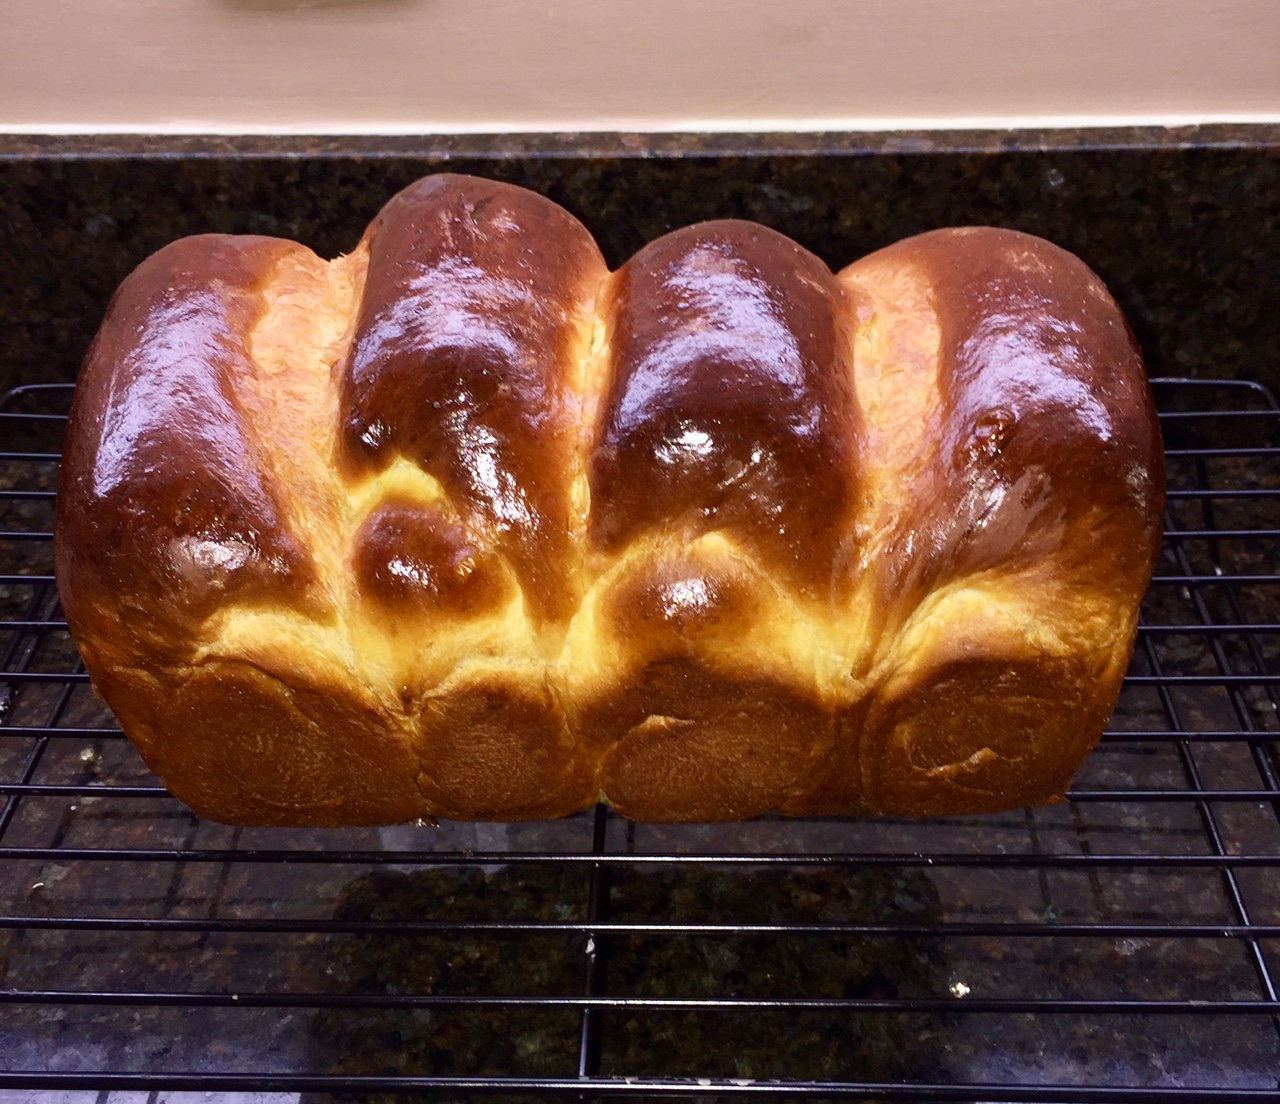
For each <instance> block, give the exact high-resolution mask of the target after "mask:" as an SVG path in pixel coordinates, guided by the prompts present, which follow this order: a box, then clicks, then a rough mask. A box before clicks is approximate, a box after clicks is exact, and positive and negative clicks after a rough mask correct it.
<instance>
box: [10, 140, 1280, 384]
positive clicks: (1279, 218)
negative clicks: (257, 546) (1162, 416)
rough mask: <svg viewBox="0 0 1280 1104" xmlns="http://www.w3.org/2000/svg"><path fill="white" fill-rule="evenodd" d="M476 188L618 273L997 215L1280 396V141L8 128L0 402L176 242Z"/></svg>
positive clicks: (69, 362) (842, 257)
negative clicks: (767, 246)
mask: <svg viewBox="0 0 1280 1104" xmlns="http://www.w3.org/2000/svg"><path fill="white" fill-rule="evenodd" d="M441 170H451V171H459V172H471V173H479V174H481V175H486V176H492V177H498V178H501V179H504V180H509V181H512V182H514V183H517V184H522V185H525V186H528V187H531V188H534V189H536V190H538V191H541V192H544V193H545V194H547V195H549V196H550V197H551V198H553V199H555V200H556V201H557V202H559V203H561V204H563V205H564V206H565V207H567V208H568V209H569V210H571V211H572V212H573V213H574V214H576V215H577V216H578V217H579V218H580V219H582V221H583V222H584V223H585V224H586V225H587V227H588V229H590V230H591V232H592V233H593V234H594V235H595V236H596V239H597V240H598V241H599V242H600V245H601V248H602V249H603V250H604V253H605V257H606V258H607V260H608V261H609V262H610V264H612V265H615V266H616V265H619V264H621V263H622V262H623V261H625V260H626V258H627V257H628V256H630V255H631V254H632V253H633V252H635V251H636V250H637V249H639V248H640V247H641V246H642V245H644V244H645V243H646V242H648V241H650V240H652V239H653V238H655V237H657V236H659V235H660V234H663V233H665V232H666V231H668V230H671V229H673V228H675V227H678V226H681V225H684V224H687V223H690V222H694V221H698V220H700V219H708V218H724V217H734V218H748V219H754V220H757V221H759V222H763V223H766V224H767V225H770V226H773V227H775V228H776V229H778V230H781V231H783V232H784V233H786V234H789V235H790V236H792V237H793V238H795V239H796V240H797V241H799V242H800V243H801V244H802V245H805V246H806V247H808V248H809V249H811V250H813V251H814V252H816V253H817V254H818V255H819V256H821V257H822V258H823V259H824V260H826V261H827V262H828V263H829V264H831V265H833V266H840V265H844V264H846V263H848V262H849V261H851V260H854V259H856V258H857V257H859V256H862V255H863V254H865V253H868V252H870V251H871V250H874V249H877V248H879V247H881V246H884V245H887V244H889V243H890V242H892V241H895V240H897V239H898V238H901V237H905V236H907V235H910V234H914V233H918V232H920V231H923V230H927V229H931V228H934V227H938V226H947V225H958V224H967V223H986V224H993V225H1001V226H1009V227H1014V228H1017V229H1020V230H1025V231H1029V232H1031V233H1035V234H1040V235H1042V236H1044V237H1047V238H1049V239H1050V240H1052V241H1055V242H1057V243H1058V244H1060V245H1062V246H1064V247H1066V248H1067V249H1070V250H1072V251H1073V252H1075V253H1078V254H1079V255H1080V256H1081V257H1083V258H1084V259H1085V260H1086V261H1087V262H1088V263H1089V264H1090V265H1092V266H1093V267H1094V269H1095V270H1097V271H1098V272H1099V274H1100V275H1101V276H1102V277H1103V279H1104V280H1105V281H1106V282H1107V284H1108V285H1109V286H1110V288H1111V290H1112V292H1113V293H1114V294H1115V295H1116V297H1117V299H1118V300H1119V301H1120V304H1121V306H1122V307H1123V308H1124V310H1125V312H1126V314H1127V315H1128V317H1129V319H1130V321H1131V324H1132V325H1133V327H1134V330H1135V332H1136V334H1137V336H1138V338H1139V340H1140V342H1141V344H1142V346H1143V349H1144V351H1145V354H1146V357H1147V361H1148V364H1149V367H1150V370H1151V372H1152V374H1153V375H1200V376H1229V377H1244V378H1251V379H1258V380H1262V381H1264V382H1268V383H1271V384H1273V385H1274V384H1276V383H1277V382H1280V309H1277V307H1278V306H1280V126H1277V125H1268V126H1264V125H1239V126H1213V127H1187V128H1175V129H1164V128H1149V127H1148V128H1142V127H1137V128H1120V129H1104V130H1050V131H958V132H884V133H854V134H760V135H691V134H690V135H657V136H654V135H637V134H588V135H572V134H569V135H480V136H464V137H458V136H453V137H448V136H446V137H430V136H427V137H412V138H408V137H386V138H376V137H328V138H324V137H291V138H280V137H248V138H218V137H172V136H165V137H157V136H132V137H129V136H124V137H120V136H107V137H97V138H85V137H25V136H0V391H3V390H4V389H5V388H7V387H9V386H12V385H13V384H16V383H29V382H36V381H50V380H70V379H73V378H74V377H75V373H76V369H77V366H78V364H79V362H80V359H81V358H82V357H83V355H84V351H85V348H86V347H87V345H88V342H89V340H90V338H91V337H92V335H93V332H94V330H95V328H96V327H97V325H98V322H99V321H100V320H101V317H102V313H103V311H104V309H105V306H106V303H107V300H108V299H109V298H110V295H111V293H112V291H113V290H114V289H115V287H116V285H117V284H118V283H119V281H120V280H121V279H122V278H123V277H124V275H125V274H126V273H127V272H128V271H129V270H130V269H131V268H132V267H133V266H134V265H136V264H137V263H138V262H139V261H141V260H142V259H143V258H144V257H145V256H146V255H148V254H149V253H151V252H153V251H154V250H155V249H158V248H159V247H160V246H162V245H164V244H166V243H167V242H169V241H171V240H173V239H174V238H176V237H180V236H182V235H184V234H191V233H199V232H203V231H227V232H238V233H256V234H271V235H280V236H285V237H290V238H296V239H298V240H300V241H303V242H305V243H306V244H307V245H309V246H311V247H312V248H314V249H316V250H317V251H318V252H319V253H321V254H323V255H325V256H333V255H335V254H337V253H339V252H342V251H344V250H348V249H350V248H351V247H352V246H353V245H354V244H355V242H356V240H357V239H358V237H359V235H360V233H361V231H362V229H363V228H364V225H365V223H366V222H367V221H368V219H369V218H370V217H371V216H372V215H373V214H374V213H375V212H376V211H377V209H378V208H379V206H381V204H382V203H383V202H384V201H385V200H386V199H387V198H388V197H389V196H390V195H391V194H392V193H393V192H394V191H396V190H397V189H399V188H400V187H403V186H404V185H405V184H407V183H409V182H410V181H412V180H413V179H415V178H417V177H418V176H421V175H424V174H426V173H429V172H436V171H441Z"/></svg>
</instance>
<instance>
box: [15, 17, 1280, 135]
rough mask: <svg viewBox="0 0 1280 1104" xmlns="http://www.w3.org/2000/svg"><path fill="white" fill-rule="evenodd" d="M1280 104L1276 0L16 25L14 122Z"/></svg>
mask: <svg viewBox="0 0 1280 1104" xmlns="http://www.w3.org/2000/svg"><path fill="white" fill-rule="evenodd" d="M1276 119H1280V3H1276V0H858V2H853V0H844V2H842V0H788V2H787V3H778V2H775V3H760V2H756V3H750V2H744V0H612V2H607V0H541V2H529V0H43V2H42V3H39V4H35V3H18V4H8V5H5V12H4V16H3V27H2V29H0V131H15V130H24V131H35V132H42V131H70V132H82V131H83V132H92V131H112V130H115V131H162V130H169V131H193V132H210V131H219V132H233V133H235V132H253V131H264V132H276V133H285V132H303V133H306V132H329V133H338V132H390V133H396V132H409V133H414V132H435V133H448V132H468V131H556V130H579V131H580V130H642V131H653V130H659V131H660V130H792V129H844V128H861V129H866V128H881V127H902V128H908V127H920V126H949V127H956V126H1006V125H1021V126H1036V125H1054V124H1063V125H1078V124H1084V123H1090V124H1114V123H1164V122H1169V123H1174V122H1195V121H1218V120H1223V121H1234V120H1239V121H1249V120H1258V121H1264V120H1276Z"/></svg>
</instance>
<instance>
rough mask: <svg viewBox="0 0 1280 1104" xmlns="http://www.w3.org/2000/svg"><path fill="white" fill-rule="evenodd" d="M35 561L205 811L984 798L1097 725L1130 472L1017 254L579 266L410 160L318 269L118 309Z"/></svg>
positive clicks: (719, 249) (701, 812) (1005, 800)
mask: <svg viewBox="0 0 1280 1104" xmlns="http://www.w3.org/2000/svg"><path fill="white" fill-rule="evenodd" d="M68 440H69V446H68V452H67V460H66V463H65V466H64V469H63V473H62V485H61V493H60V501H59V519H58V527H57V534H56V547H57V557H58V575H59V586H60V590H61V593H62V596H63V602H64V607H65V609H66V611H67V615H68V619H69V621H70V623H71V626H72V628H73V631H74V632H75V634H76V637H77V640H78V642H79V643H80V646H81V649H82V652H83V654H84V658H85V662H86V665H87V667H88V669H89V671H90V673H91V675H92V676H93V678H94V682H95V685H96V686H97V687H98V688H99V690H100V691H101V692H102V693H103V695H104V696H105V697H106V699H107V701H108V702H109V703H110V704H111V706H112V707H113V709H114V710H115V711H116V713H117V715H118V717H119V718H120V720H121V723H122V726H123V727H124V729H125V730H126V732H128V733H129V735H130V736H131V738H132V739H133V740H134V741H135V743H136V744H137V745H138V747H139V749H140V750H141V751H142V753H143V755H144V757H145V758H146V759H147V761H148V763H149V764H150V765H151V766H152V767H153V768H154V769H155V770H156V771H157V772H158V773H159V774H160V775H161V777H162V778H164V780H165V782H166V784H167V785H168V786H169V787H170V788H171V789H172V790H173V791H174V792H175V793H176V794H178V796H180V797H182V798H183V799H184V800H186V801H188V802H189V803H190V804H191V805H192V806H193V807H194V808H195V809H196V810H197V811H198V812H201V813H202V814H204V815H207V816H210V817H213V818H215V819H222V820H229V821H236V822H257V823H278V824H340V823H380V822H392V821H397V820H408V819H414V818H416V817H420V816H426V815H442V816H449V817H462V818H468V817H473V818H494V819H518V818H530V817H543V816H554V815H563V814H565V813H567V812H570V811H573V810H574V809H577V808H581V807H583V806H585V805H587V804H590V803H592V802H594V801H595V800H597V799H598V798H603V799H605V800H608V801H609V802H611V803H612V804H614V805H615V806H616V807H617V808H618V809H619V810H620V811H621V812H623V813H624V814H626V815H628V816H632V817H636V818H638V819H651V820H714V819H735V818H741V817H747V816H752V815H756V814H759V813H762V812H765V811H768V810H770V809H781V810H783V811H786V812H791V813H814V812H823V813H831V812H837V813H838V812H893V813H906V814H935V813H950V812H960V811H982V810H987V809H997V808H1009V807H1014V806H1017V805H1022V804H1028V803H1032V802H1039V801H1045V800H1051V799H1053V798H1054V797H1055V796H1056V795H1058V794H1060V793H1061V792H1062V790H1063V789H1064V787H1065V786H1066V784H1067V782H1068V780H1069V778H1070V776H1071V774H1072V772H1073V771H1074V770H1075V768H1076V767H1077V766H1078V765H1079V763H1080V761H1081V760H1082V759H1083V757H1084V755H1085V754H1086V753H1087V752H1088V750H1089V748H1090V747H1091V746H1092V744H1093V742H1094V741H1095V740H1096V739H1097V736H1098V734H1099V733H1100V732H1101V729H1102V726H1103V724H1104V723H1105V720H1106V717H1107V715H1108V714H1109V713H1110V710H1111V708H1112V707H1113V705H1114V702H1115V698H1116V695H1117V693H1118V690H1119V684H1120V679H1121V676H1122V674H1123V671H1124V668H1125V666H1126V663H1127V661H1128V658H1129V655H1130V652H1131V650H1132V643H1133V637H1134V631H1135V627H1136V609H1137V603H1138V600H1139V598H1140V597H1141V594H1142V592H1143V590H1144V589H1145V587H1146V584H1147V582H1148V580H1149V577H1150V572H1151V567H1152V563H1153V558H1154V554H1155V549H1156V545H1157V542H1158V540H1159V531H1160V530H1159V519H1160V512H1161V509H1162V503H1163V470H1162V465H1161V451H1160V440H1159V433H1158V429H1157V426H1156V420H1155V415H1154V410H1153V408H1152V404H1151V400H1150V396H1149V393H1148V391H1147V388H1146V382H1145V375H1144V372H1143V368H1142V364H1141V361H1140V358H1139V356H1138V354H1137V351H1136V348H1135V346H1134V343H1133V340H1132V337H1131V335H1130V334H1129V332H1128V328H1127V326H1126V325H1125V322H1124V320H1123V317H1122V316H1121V315H1120V313H1119V310H1118V309H1117V308H1116V306H1115V305H1114V303H1113V302H1112V301H1111V299H1110V297H1109V296H1108V295H1107V293H1106V291H1105V289H1104V288H1103V287H1102V285H1101V283H1100V282H1099V281H1098V280H1097V278H1096V277H1095V276H1093V274H1092V273H1090V272H1089V271H1088V269H1086V268H1085V266H1084V265H1083V264H1081V263H1080V262H1079V261H1078V260H1076V259H1075V258H1073V257H1071V256H1070V255H1069V254H1066V253H1064V252H1063V251H1061V250H1059V249H1057V248H1056V247H1054V246H1052V245H1050V244H1048V243H1047V242H1044V241H1041V240H1039V239H1036V238H1032V237H1028V236H1026V235H1022V234H1017V233H1014V232H1010V231H1000V230H989V229H976V230H975V229H967V230H944V231H937V232H934V233H931V234H926V235H923V236H921V237H919V238H915V239H911V240H909V241H906V242H903V243H900V244H899V245H897V246H893V247H891V248H890V249H887V250H883V251H881V252H880V253H878V254H875V255H873V256H872V257H869V258H866V259H865V260H863V261H860V262H858V263H856V264H854V265H851V266H850V267H849V268H847V269H845V270H844V271H842V272H841V273H839V274H838V275H834V276H833V275H832V273H831V272H830V271H829V270H828V269H827V267H826V266H825V265H824V264H822V263H821V262H820V261H819V260H818V259H817V258H816V257H814V256H812V255H811V254H809V253H807V252H806V251H805V250H803V249H802V248H800V247H799V246H798V245H796V244H795V243H794V242H791V241H790V240H789V239H786V238H784V237H782V236H780V235H778V234H776V233H774V232H772V231H769V230H767V229H765V228H763V227H760V226H756V225H754V224H751V223H744V222H734V221H728V222H718V223H705V224H701V225H699V226H695V227H689V228H687V229H685V230H680V231H676V232H674V233H672V234H669V235H667V236H666V237H665V238H662V239H659V240H658V241H656V242H654V243H652V244H651V245H650V246H648V247H647V248H646V249H644V250H642V251H641V252H640V253H638V254H637V255H636V256H635V257H634V258H632V260H631V261H630V262H628V264H627V265H625V266H624V267H623V268H622V269H621V270H619V271H618V272H616V273H610V272H609V271H608V270H607V268H606V266H605V264H604V262H603V260H602V258H601V256H600V254H599V251H598V249H597V248H596V247H595V244H594V242H593V241H592V240H591V238H590V236H589V235H588V234H587V232H586V231H585V230H584V229H583V228H582V227H581V226H580V225H579V224H578V223H577V222H576V221H575V220H574V219H572V217H571V216H569V215H568V214H567V213H566V212H565V211H563V210H562V209H561V208H559V207H557V206H556V205H555V204H553V203H551V202H550V201H548V200H546V199H543V198H541V197H539V196H537V195H535V194H534V193H531V192H527V191H524V190H522V189H518V188H514V187H512V186H509V185H501V184H496V183H492V182H488V181H482V180H478V179H475V178H468V177H459V176H451V175H439V176H435V177H430V178H427V179H426V180H424V181H421V182H419V183H418V184H416V185H413V186H412V187H411V188H409V189H407V190H406V191H405V192H403V193H401V194H400V195H399V196H397V197H396V198H394V199H393V200H392V201H391V202H390V203H389V204H388V205H387V207H386V208H384V211H383V213H382V214H381V215H380V216H379V217H378V219H376V220H375V222H374V223H373V224H372V225H371V226H370V228H369V230H368V232H367V233H366V235H365V237H364V239H363V240H362V241H361V243H360V244H359V246H358V247H357V248H356V250H355V251H354V252H352V253H351V254H350V255H348V256H345V257H340V258H338V259H337V260H335V261H333V262H329V263H326V262H324V261H322V260H320V259H319V258H317V257H316V256H315V255H314V254H312V253H311V252H310V251H309V250H306V249H305V248H303V247H301V246H299V245H296V244H295V243H291V242H285V241H279V240H275V239H264V238H236V237H228V236H211V237H204V238H193V239H185V240H183V241H180V242H178V243H175V244H174V245H173V246H170V247H169V248H168V249H167V250H164V251H162V252H161V253H160V254H157V255H156V256H155V257H153V258H152V259H151V260H149V261H148V262H146V263H145V264H144V265H143V266H141V267H140V268H139V270H138V271H137V272H136V273H135V274H134V275H133V276H132V277H130V279H129V280H128V281H126V283H125V285H124V286H123V287H122V288H121V290H120V292H119V293H118V294H117V296H116V299H115V300H114V301H113V304H112V307H111V310H110V311H109V313H108V317H107V320H106V321H105V322H104V325H103V328H102V330H101V332H100V334H99V336H98V338H97V340H96V341H95V343H94V346H93V348H92V349H91V350H90V353H89V356H88V358H87V360H86V364H85V368H84V371H83V374H82V377H81V385H80V389H79V391H78V395H77V400H76V406H75V409H74V410H73V417H72V425H71V429H70V435H69V438H68Z"/></svg>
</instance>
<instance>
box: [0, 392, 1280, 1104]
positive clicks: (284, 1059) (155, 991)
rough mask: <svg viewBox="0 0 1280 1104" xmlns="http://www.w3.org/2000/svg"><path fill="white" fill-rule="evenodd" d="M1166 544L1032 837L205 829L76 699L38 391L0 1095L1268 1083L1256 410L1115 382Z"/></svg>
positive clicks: (782, 823) (746, 1093)
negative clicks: (1137, 417)
mask: <svg viewBox="0 0 1280 1104" xmlns="http://www.w3.org/2000/svg"><path fill="white" fill-rule="evenodd" d="M1153 389H1154V391H1155V393H1156V396H1157V401H1158V403H1159V405H1160V407H1161V410H1162V414H1161V419H1162V427H1163V431H1164V435H1165V443H1166V446H1167V456H1168V468H1169V476H1170V484H1169V485H1170V495H1169V508H1168V513H1167V517H1166V540H1165V543H1164V548H1163V552H1162V556H1161V560H1160V564H1159V567H1158V569H1157V577H1156V580H1155V583H1154V585H1153V587H1152V590H1151V592H1150V594H1149V595H1148V598H1147V601H1146V602H1145V603H1144V609H1143V620H1142V626H1141V630H1140V636H1139V641H1138V647H1137V651H1136V653H1135V656H1134V660H1133V664H1132V667H1131V670H1130V673H1129V676H1128V678H1127V679H1126V683H1125V688H1124V691H1123V693H1122V697H1121V702H1120V706H1119V707H1118V709H1117V711H1116V714H1115V716H1114V718H1113V719H1112V722H1111V725H1110V726H1109V729H1108V732H1107V734H1106V735H1105V737H1104V739H1103V743H1102V744H1101V745H1100V747H1099V748H1098V750H1097V751H1096V752H1095V753H1094V755H1093V756H1092V757H1091V758H1090V760H1089V762H1088V763H1087V764H1086V766H1085V768H1084V769H1083V770H1082V772H1081V774H1080V777H1079V778H1078V779H1077V780H1076V782H1075V784H1074V788H1073V790H1072V792H1071V794H1070V795H1069V800H1068V802H1066V803H1065V804H1062V805H1059V806H1053V807H1048V808H1043V809H1033V810H1022V811H1018V812H1016V813H1010V814H1004V815H1000V816H994V817H971V818H953V819H951V820H946V821H928V822H913V821H907V820H891V819H890V820H883V821H859V820H839V819H833V820H821V821H799V820H797V821H789V820H785V819H780V818H764V819H762V820H760V821H756V822H752V823H749V824H745V825H730V826H724V825H721V826H714V825H712V826H691V827H659V826H644V825H635V824H631V823H629V822H627V821H624V820H622V819H621V818H619V817H617V816H616V815H615V814H613V813H612V812H611V811H609V810H607V809H605V808H603V807H601V808H597V809H596V810H595V811H594V812H592V813H589V814H582V815H579V816H576V817H571V818H569V819H567V820H564V821H558V822H552V823H546V824H531V825H457V824H444V825H433V824H419V825H406V826H400V827H396V828H391V829H382V830H364V829H361V830H335V831H328V832H318V831H306V832H303V831H285V830H251V829H235V828H230V827H226V826H222V825H216V824H210V823H207V822H201V821H199V820H197V819H195V818H194V817H193V816H192V815H191V814H190V813H189V811H187V810H186V809H185V808H184V807H183V806H181V805H180V804H179V803H178V802H177V801H176V800H175V799H173V798H172V797H171V796H170V795H168V794H167V792H166V791H165V790H164V789H163V788H161V787H160V786H159V783H158V781H157V780H156V779H155V778H154V777H153V776H151V775H150V774H149V773H148V772H147V771H146V769H145V767H143V765H142V764H141V762H140V761H139V760H138V758H137V756H136V754H135V753H134V752H133V750H132V748H131V747H130V745H129V744H128V741H127V740H125V739H124V737H123V735H122V734H121V733H120V732H119V730H118V729H117V728H116V727H115V725H114V723H113V721H112V719H111V717H110V714H109V713H108V712H107V711H106V710H105V708H104V707H103V706H102V705H101V703H100V702H99V701H98V700H97V699H96V698H95V697H94V695H93V694H92V691H91V688H90V687H89V685H88V679H87V676H86V675H85V673H84V670H83V667H82V665H81V664H80V662H79V659H78V656H77V655H76V652H75V647H74V644H73V643H72V641H71V640H70V637H69V634H68V632H67V629H66V623H65V621H63V620H62V619H61V615H60V611H59V608H58V601H57V593H56V588H55V585H54V579H53V566H52V553H51V546H50V530H51V528H52V518H53V504H54V495H55V479H56V468H57V461H58V449H59V446H60V443H61V434H62V431H63V427H64V425H65V411H66V409H67V407H68V405H69V400H70V395H71V388H70V387H69V386H60V385H48V386H36V387H26V388H19V389H17V390H15V391H11V392H10V393H8V394H7V395H5V396H4V397H3V398H2V399H0V442H3V446H2V447H3V449H4V451H2V452H0V1090H2V1089H17V1088H28V1089H61V1090H73V1089H94V1090H99V1091H101V1090H157V1089H163V1090H183V1089H189V1090H204V1091H228V1092H243V1091H250V1090H252V1091H268V1092H269V1091H276V1092H292V1093H306V1094H312V1093H317V1094H338V1095H339V1096H342V1097H343V1098H348V1099H350V1098H359V1099H371V1098H378V1097H379V1096H380V1094H392V1095H396V1094H416V1095H419V1096H423V1097H425V1098H429V1099H441V1100H445V1099H447V1100H451V1101H455V1100H470V1099H487V1098H490V1097H495V1096H497V1095H502V1096H504V1097H507V1098H511V1097H516V1098H521V1099H531V1100H532V1099H538V1100H545V1099H559V1098H564V1099H575V1100H595V1099H600V1100H605V1099H612V1098H615V1097H624V1098H627V1099H660V1098H668V1097H671V1098H680V1099H698V1100H721V1099H723V1100H732V1099H739V1098H744V1097H754V1096H769V1097H773V1098H779V1099H801V1098H804V1099H842V1100H843V1099H868V1100H871V1099H875V1100H886V1101H887V1100H970V1101H1080V1102H1084V1101H1102V1100H1108V1101H1112V1100H1167V1099H1182V1098H1185V1099H1189V1100H1214V1101H1220V1100H1235V1099H1239V1100H1245V1099H1262V1098H1264V1097H1267V1098H1274V1095H1273V1094H1274V1093H1275V1091H1276V1089H1277V1087H1280V999H1278V997H1277V988H1276V986H1277V979H1278V978H1280V878H1277V868H1280V717H1278V715H1277V709H1278V707H1280V573H1277V570H1276V569H1277V566H1278V563H1277V561H1278V559H1280V555H1278V550H1280V546H1278V545H1277V537H1280V406H1277V403H1276V401H1275V399H1274V397H1273V396H1272V395H1271V394H1270V393H1269V392H1268V391H1266V390H1265V389H1264V388H1262V387H1260V386H1258V385H1255V384H1250V383H1245V382H1240V381H1198V380H1197V381H1193V380H1173V379H1161V380H1154V381H1153Z"/></svg>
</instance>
